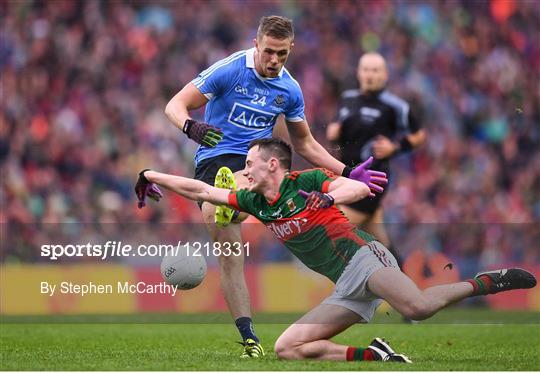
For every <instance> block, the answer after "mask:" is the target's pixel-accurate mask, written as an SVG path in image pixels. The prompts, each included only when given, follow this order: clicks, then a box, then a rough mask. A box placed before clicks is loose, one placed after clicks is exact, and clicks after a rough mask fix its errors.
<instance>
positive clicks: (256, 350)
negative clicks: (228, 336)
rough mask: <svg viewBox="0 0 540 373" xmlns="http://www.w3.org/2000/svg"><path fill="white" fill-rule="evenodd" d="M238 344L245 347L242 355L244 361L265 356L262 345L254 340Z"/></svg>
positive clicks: (249, 339)
mask: <svg viewBox="0 0 540 373" xmlns="http://www.w3.org/2000/svg"><path fill="white" fill-rule="evenodd" d="M238 343H240V344H241V345H242V346H244V352H242V355H240V357H241V358H242V359H247V358H250V357H252V358H259V357H263V356H264V349H263V346H262V345H261V344H260V343H257V342H255V341H254V340H253V339H251V338H248V339H246V340H245V341H244V342H238Z"/></svg>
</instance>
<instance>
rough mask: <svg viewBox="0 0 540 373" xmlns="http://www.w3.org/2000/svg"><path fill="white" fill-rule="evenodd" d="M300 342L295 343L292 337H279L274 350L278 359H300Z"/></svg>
mask: <svg viewBox="0 0 540 373" xmlns="http://www.w3.org/2000/svg"><path fill="white" fill-rule="evenodd" d="M297 347H298V344H296V343H293V342H292V341H291V340H290V339H286V338H278V340H277V341H276V343H275V344H274V352H275V353H276V356H277V358H278V359H281V360H298V359H301V358H302V356H300V354H299V353H298V348H297Z"/></svg>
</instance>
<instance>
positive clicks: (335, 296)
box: [322, 241, 399, 322]
mask: <svg viewBox="0 0 540 373" xmlns="http://www.w3.org/2000/svg"><path fill="white" fill-rule="evenodd" d="M385 267H394V268H397V269H399V266H398V264H397V261H396V258H394V256H393V255H392V253H390V251H389V250H388V249H387V248H386V247H385V246H384V245H383V244H382V243H380V242H378V241H371V242H368V243H367V244H366V245H364V246H362V247H361V248H360V250H358V251H357V252H356V254H354V256H353V257H352V258H351V260H350V261H349V264H347V266H346V267H345V270H344V271H343V273H342V274H341V277H340V278H339V279H338V281H337V282H336V288H335V290H334V292H333V293H332V295H330V296H329V297H328V298H326V299H325V300H324V301H323V302H322V303H323V304H335V305H338V306H342V307H345V308H347V309H349V310H351V311H353V312H354V313H357V314H358V315H360V316H361V317H362V319H364V321H365V322H369V321H370V320H371V319H372V317H373V314H374V313H375V310H376V309H377V307H378V306H379V305H380V304H381V302H382V300H381V299H380V298H379V297H377V296H376V295H375V294H373V293H372V292H371V291H369V289H368V287H367V284H368V280H369V278H370V277H371V275H372V274H373V273H375V272H376V271H378V270H379V269H381V268H385Z"/></svg>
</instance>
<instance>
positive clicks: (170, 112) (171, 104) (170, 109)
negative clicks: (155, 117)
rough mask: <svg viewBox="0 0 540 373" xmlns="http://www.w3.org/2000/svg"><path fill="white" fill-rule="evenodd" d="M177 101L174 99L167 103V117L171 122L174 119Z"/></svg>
mask: <svg viewBox="0 0 540 373" xmlns="http://www.w3.org/2000/svg"><path fill="white" fill-rule="evenodd" d="M174 101H175V99H174V97H173V98H172V99H171V100H170V101H169V102H168V103H167V105H165V115H166V116H167V118H169V120H171V119H172V118H174V106H175V103H174Z"/></svg>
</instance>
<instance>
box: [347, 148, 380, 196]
mask: <svg viewBox="0 0 540 373" xmlns="http://www.w3.org/2000/svg"><path fill="white" fill-rule="evenodd" d="M371 163H373V157H369V159H368V160H367V161H365V162H364V163H361V164H359V165H358V166H356V167H355V168H354V169H353V170H352V171H351V173H350V175H349V179H353V180H356V181H360V182H362V183H364V184H366V185H367V186H368V187H369V189H370V191H371V192H370V193H369V196H370V197H375V192H377V193H382V192H383V191H384V187H382V186H381V185H386V184H388V179H387V178H386V173H384V172H382V171H373V170H370V169H369V167H370V166H371ZM379 184H380V185H379Z"/></svg>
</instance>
